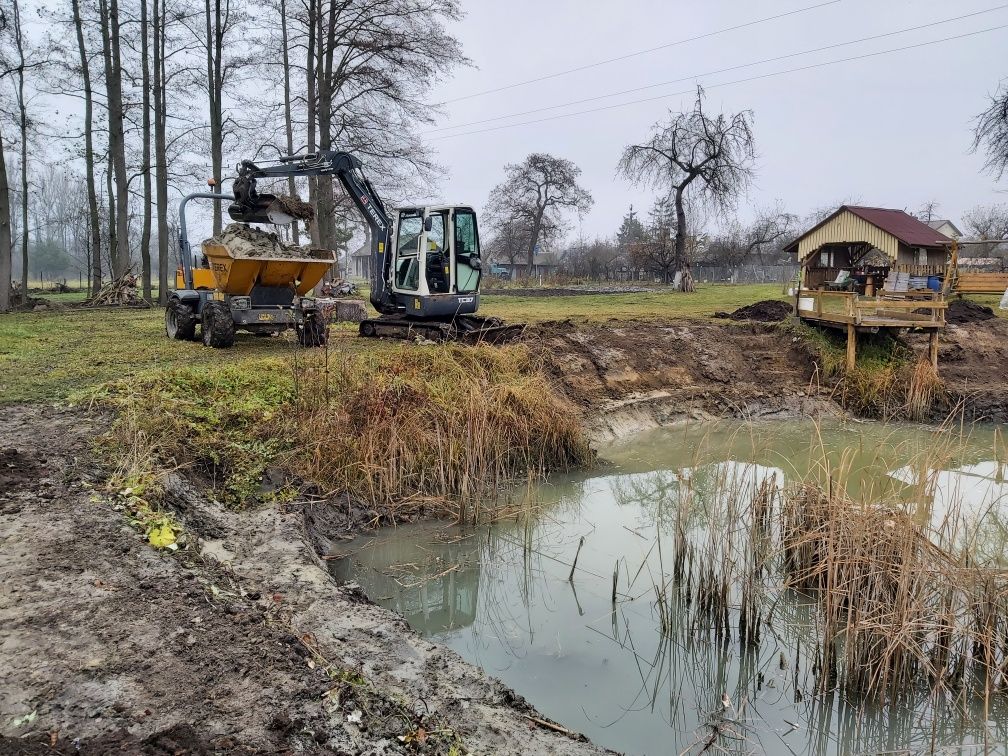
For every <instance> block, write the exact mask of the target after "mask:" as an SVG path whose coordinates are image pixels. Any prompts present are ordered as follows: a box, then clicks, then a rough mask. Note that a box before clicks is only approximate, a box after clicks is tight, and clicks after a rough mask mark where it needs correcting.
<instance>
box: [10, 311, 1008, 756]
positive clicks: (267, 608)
mask: <svg viewBox="0 0 1008 756" xmlns="http://www.w3.org/2000/svg"><path fill="white" fill-rule="evenodd" d="M529 337H530V340H531V341H532V342H533V343H538V344H541V345H542V346H543V355H544V359H545V360H546V364H547V366H548V367H549V369H550V370H551V371H552V373H553V375H554V377H555V379H556V382H557V384H558V386H559V387H561V388H562V389H563V390H564V391H565V392H566V393H567V394H568V395H569V396H570V397H571V398H572V400H573V401H575V402H576V403H577V404H578V405H579V406H580V407H581V408H582V410H583V412H584V414H585V417H586V418H588V420H589V423H590V429H591V431H592V433H593V434H594V436H595V437H596V438H597V439H600V440H601V439H606V438H611V437H614V436H619V435H626V434H629V433H632V432H635V431H637V430H641V429H643V428H647V427H653V426H656V425H659V424H666V423H670V422H674V421H676V420H680V419H684V418H688V417H700V418H702V417H707V416H741V417H767V416H793V415H803V416H807V415H816V414H818V413H823V412H827V413H837V412H839V411H840V410H839V408H838V407H837V406H836V405H835V404H834V403H833V402H832V399H831V392H830V390H829V388H828V387H825V386H821V385H820V383H819V381H818V380H817V374H816V371H815V368H814V365H813V364H812V362H811V361H810V359H809V354H808V352H807V351H806V348H805V346H804V345H803V344H801V343H799V342H798V341H797V340H795V339H794V338H793V337H792V336H790V335H789V334H788V333H787V332H786V331H785V330H783V329H781V328H780V327H777V326H773V325H766V324H758V323H753V324H735V323H732V324H723V323H713V322H706V321H679V322H675V323H671V322H670V323H664V324H663V323H657V324H656V323H653V322H649V323H638V322H622V321H621V322H612V323H609V324H605V325H602V326H594V327H584V326H581V327H579V326H575V325H574V324H572V323H567V322H561V323H548V324H543V325H540V326H536V327H535V328H534V329H531V330H530V332H529ZM913 341H914V339H913V338H911V342H913ZM917 342H920V339H917ZM915 347H916V348H921V345H920V343H915ZM941 360H942V363H941V371H942V375H943V377H944V378H945V380H946V382H947V383H948V385H949V386H950V388H952V389H953V390H954V391H959V392H961V394H962V396H964V397H966V399H967V401H968V402H969V406H970V411H971V412H974V413H977V414H980V415H984V414H986V415H987V416H988V417H992V418H994V419H1001V420H1008V409H1006V408H1008V377H1006V375H1005V369H1004V366H1005V365H1008V321H1005V320H1003V319H998V320H989V321H982V322H978V323H970V324H967V325H964V326H950V327H949V328H948V329H946V332H945V334H944V335H943V338H942V344H941ZM106 424H107V418H102V417H96V416H88V415H86V414H84V413H82V412H81V411H79V410H72V409H55V408H51V407H43V406H19V407H18V406H15V407H7V408H2V409H0V651H2V655H0V658H2V661H3V664H2V665H0V754H9V753H18V754H20V753H24V754H43V753H45V754H71V753H73V754H77V753H86V754H99V753H101V754H104V753H151V754H209V753H274V754H275V753H292V754H293V753H308V754H311V753H367V754H385V753H411V752H430V753H434V752H441V753H447V752H449V749H450V748H451V747H452V746H461V752H463V753H464V752H466V751H471V752H475V753H514V754H518V753H557V754H584V753H595V752H597V750H596V749H595V748H594V747H593V746H592V745H591V744H589V743H586V742H583V741H581V740H579V739H577V738H575V737H568V736H567V735H564V734H563V733H560V732H557V731H555V730H554V729H551V728H550V727H549V724H548V723H544V722H542V721H538V722H537V721H536V720H540V719H541V718H540V717H539V716H538V715H537V714H536V713H535V712H534V711H532V710H531V708H530V707H528V705H527V704H526V703H525V702H524V701H523V700H522V699H521V698H520V696H517V695H516V694H514V693H513V692H511V691H509V690H508V689H506V688H505V687H504V686H503V685H501V684H500V683H498V682H496V681H494V680H493V679H491V678H489V677H487V676H486V675H484V674H483V673H482V672H481V671H480V670H478V669H476V668H474V667H472V666H470V665H467V664H465V663H464V662H462V661H461V659H460V658H459V657H458V656H456V655H455V654H454V653H453V652H451V651H448V650H446V649H444V648H441V647H439V646H437V645H436V644H433V643H430V642H428V641H426V640H423V639H421V638H420V637H419V636H417V635H416V634H415V633H413V632H412V631H410V630H409V628H408V627H407V626H406V625H405V623H404V622H403V621H402V620H400V619H398V618H397V617H395V616H394V615H392V614H391V613H389V612H388V611H386V610H384V609H381V608H379V607H376V606H373V605H371V604H369V603H368V602H367V601H366V600H365V599H364V598H363V597H362V596H361V595H360V593H359V590H357V589H356V588H355V587H354V586H352V585H351V586H340V585H337V584H336V583H335V582H333V581H332V580H331V579H330V576H329V573H328V572H327V571H326V569H325V564H324V561H323V560H321V559H320V556H319V555H320V554H324V553H326V552H327V551H328V549H329V547H330V545H331V544H332V542H334V541H338V540H339V539H341V538H343V537H347V536H348V535H349V534H350V533H351V532H355V531H357V530H359V529H360V528H361V527H362V525H363V523H365V522H366V521H368V520H369V519H371V518H372V513H369V512H366V511H363V510H360V509H358V508H355V507H352V506H349V505H348V503H347V502H345V501H343V502H338V501H337V502H334V501H328V502H327V501H313V502H308V501H303V502H294V503H291V504H287V505H283V506H267V507H260V508H256V509H252V510H249V511H244V512H233V511H229V510H225V509H223V508H222V507H220V506H218V505H216V504H214V503H213V502H210V501H208V500H206V499H205V498H204V497H203V496H202V495H201V494H200V492H199V490H197V488H196V487H194V486H192V485H190V483H189V482H187V481H186V480H185V479H184V478H183V477H181V476H179V475H174V476H172V477H171V478H170V479H169V481H168V490H169V497H168V504H169V506H170V507H171V509H172V510H173V511H174V513H175V514H176V516H177V517H178V519H179V520H181V522H182V523H183V524H184V525H185V528H186V538H187V539H188V543H187V544H186V545H185V547H184V548H182V549H180V550H179V551H177V552H174V553H172V552H166V551H157V550H155V549H153V548H152V547H151V546H149V545H148V544H147V543H146V541H145V540H144V538H143V535H142V533H140V532H139V531H138V530H137V529H136V528H135V527H134V526H133V525H131V524H130V523H129V522H128V519H127V517H126V514H125V513H124V512H123V511H119V510H117V509H116V508H115V507H114V505H113V503H112V502H111V501H110V500H109V497H108V496H107V495H106V494H105V493H103V486H104V477H105V474H104V473H103V471H102V468H101V466H100V464H99V462H100V460H97V459H95V458H94V456H93V452H92V448H93V444H92V439H93V437H94V436H95V434H97V433H99V432H100V431H101V430H102V429H103V428H104V427H105V426H106Z"/></svg>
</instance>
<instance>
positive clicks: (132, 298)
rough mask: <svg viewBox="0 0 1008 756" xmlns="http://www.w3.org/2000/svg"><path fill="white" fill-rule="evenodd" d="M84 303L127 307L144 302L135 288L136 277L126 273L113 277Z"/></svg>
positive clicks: (96, 305)
mask: <svg viewBox="0 0 1008 756" xmlns="http://www.w3.org/2000/svg"><path fill="white" fill-rule="evenodd" d="M84 304H86V305H91V306H94V307H124V306H126V307H128V306H131V305H143V304H145V302H144V301H143V299H142V298H141V297H140V292H139V291H138V289H137V277H136V276H134V275H133V274H132V273H127V274H126V275H124V276H123V277H122V278H114V279H112V280H111V281H109V282H108V283H107V284H105V285H104V286H102V287H101V289H100V290H99V291H98V293H97V294H95V295H94V296H93V297H91V298H90V299H88V300H87V301H86V302H85V303H84Z"/></svg>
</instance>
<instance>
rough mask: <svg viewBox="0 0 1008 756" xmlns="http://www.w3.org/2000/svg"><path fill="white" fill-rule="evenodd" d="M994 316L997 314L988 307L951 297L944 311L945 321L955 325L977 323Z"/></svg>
mask: <svg viewBox="0 0 1008 756" xmlns="http://www.w3.org/2000/svg"><path fill="white" fill-rule="evenodd" d="M995 317H997V316H996V315H995V314H994V310H992V309H991V308H990V307H984V305H982V304H977V303H976V302H971V301H970V300H968V299H953V300H952V301H951V302H949V306H948V310H946V311H945V320H946V322H948V323H954V324H955V325H962V324H963V323H977V322H980V321H982V320H991V319H993V318H995Z"/></svg>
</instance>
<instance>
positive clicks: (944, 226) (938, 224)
mask: <svg viewBox="0 0 1008 756" xmlns="http://www.w3.org/2000/svg"><path fill="white" fill-rule="evenodd" d="M928 225H929V226H930V227H931V228H933V229H934V230H935V231H937V232H938V233H939V234H944V235H945V236H947V237H948V238H949V239H958V238H960V237H961V236H962V231H960V230H959V228H958V227H957V226H956V224H955V223H953V222H952V221H950V220H945V219H936V220H932V221H928Z"/></svg>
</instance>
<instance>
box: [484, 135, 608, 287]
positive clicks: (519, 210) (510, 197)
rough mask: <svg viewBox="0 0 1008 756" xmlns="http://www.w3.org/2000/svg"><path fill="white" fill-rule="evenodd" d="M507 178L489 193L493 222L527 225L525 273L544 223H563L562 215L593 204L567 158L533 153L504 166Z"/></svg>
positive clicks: (580, 211) (557, 226)
mask: <svg viewBox="0 0 1008 756" xmlns="http://www.w3.org/2000/svg"><path fill="white" fill-rule="evenodd" d="M504 172H505V174H506V178H505V179H504V181H503V182H501V183H500V184H498V185H497V186H496V187H495V188H494V189H493V191H492V192H490V201H489V206H490V208H491V215H492V217H493V218H494V220H493V221H492V222H493V223H494V224H495V225H496V226H497V227H500V224H501V223H507V222H508V221H517V222H518V223H521V224H524V225H526V226H527V227H528V229H529V232H528V245H527V247H526V253H527V255H528V269H527V272H528V275H529V276H531V275H532V268H533V266H534V265H535V250H536V246H537V245H538V244H539V241H540V237H541V232H542V230H543V227H544V225H546V226H552V227H554V228H557V229H559V228H561V227H562V226H563V222H564V218H563V214H564V213H565V212H567V211H571V210H574V211H576V212H578V213H586V212H588V211H589V210H590V209H591V207H592V204H593V202H594V201H593V200H592V196H591V194H590V193H589V192H588V190H587V189H584V188H583V187H581V186H580V185H579V184H578V183H577V180H578V176H580V175H581V169H580V168H578V167H577V166H576V165H575V164H574V163H573V162H571V161H570V160H566V159H564V158H558V157H554V156H553V155H548V154H545V153H538V152H537V153H533V154H531V155H529V156H528V157H527V158H525V160H523V161H522V162H521V163H511V164H509V165H506V166H504Z"/></svg>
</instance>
